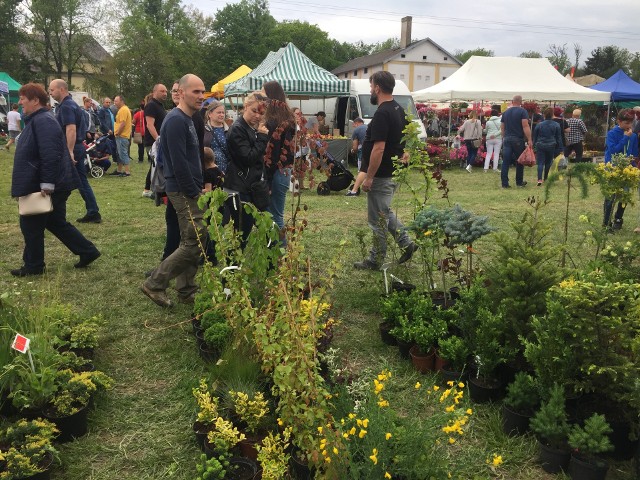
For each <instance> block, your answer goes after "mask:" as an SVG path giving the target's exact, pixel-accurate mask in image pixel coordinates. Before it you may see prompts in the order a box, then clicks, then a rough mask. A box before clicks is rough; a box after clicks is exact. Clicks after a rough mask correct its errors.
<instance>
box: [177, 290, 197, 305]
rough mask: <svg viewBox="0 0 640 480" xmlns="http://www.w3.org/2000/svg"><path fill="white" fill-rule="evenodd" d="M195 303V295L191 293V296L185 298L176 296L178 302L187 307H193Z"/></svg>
mask: <svg viewBox="0 0 640 480" xmlns="http://www.w3.org/2000/svg"><path fill="white" fill-rule="evenodd" d="M195 301H196V294H195V293H192V294H191V295H187V296H186V297H182V296H180V295H178V302H180V303H184V304H187V305H193V304H194V303H195Z"/></svg>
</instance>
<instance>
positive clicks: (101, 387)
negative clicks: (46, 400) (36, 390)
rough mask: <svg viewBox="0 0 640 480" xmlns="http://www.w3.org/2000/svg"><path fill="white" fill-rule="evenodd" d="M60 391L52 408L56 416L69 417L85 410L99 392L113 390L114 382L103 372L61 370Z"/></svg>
mask: <svg viewBox="0 0 640 480" xmlns="http://www.w3.org/2000/svg"><path fill="white" fill-rule="evenodd" d="M56 383H57V384H58V385H59V387H58V390H57V391H56V393H55V395H54V396H53V398H52V400H51V403H50V407H51V409H52V410H53V413H54V414H55V415H59V416H69V415H73V414H74V413H77V412H79V411H80V410H82V409H83V408H85V407H86V406H87V405H88V404H89V401H90V400H91V397H92V396H93V395H95V394H96V393H97V392H101V391H106V390H109V389H111V387H112V385H113V380H112V379H111V377H109V376H108V375H106V374H105V373H103V372H100V371H98V370H95V371H93V372H79V373H77V372H72V371H71V370H61V371H59V372H58V374H57V378H56Z"/></svg>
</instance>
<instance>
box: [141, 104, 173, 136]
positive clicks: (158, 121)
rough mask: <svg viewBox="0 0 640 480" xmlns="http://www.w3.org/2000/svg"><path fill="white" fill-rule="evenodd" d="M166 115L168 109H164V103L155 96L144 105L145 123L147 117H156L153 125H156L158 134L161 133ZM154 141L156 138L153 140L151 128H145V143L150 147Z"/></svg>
mask: <svg viewBox="0 0 640 480" xmlns="http://www.w3.org/2000/svg"><path fill="white" fill-rule="evenodd" d="M166 116H167V111H166V110H165V109H164V105H162V103H160V102H159V101H158V100H156V99H155V98H152V99H151V101H150V102H149V103H147V104H146V105H145V106H144V117H145V119H144V121H145V124H146V121H147V117H151V118H153V119H154V122H153V126H154V127H155V129H156V132H158V135H160V128H161V127H162V122H163V120H164V117H166ZM153 142H154V140H153V137H152V136H151V133H150V132H149V129H148V128H145V131H144V145H145V146H146V147H150V146H151V145H153Z"/></svg>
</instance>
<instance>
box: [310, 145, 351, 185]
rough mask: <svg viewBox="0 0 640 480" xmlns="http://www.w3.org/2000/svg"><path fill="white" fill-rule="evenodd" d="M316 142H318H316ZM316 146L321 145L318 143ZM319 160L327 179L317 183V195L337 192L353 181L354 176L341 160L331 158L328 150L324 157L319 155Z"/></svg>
mask: <svg viewBox="0 0 640 480" xmlns="http://www.w3.org/2000/svg"><path fill="white" fill-rule="evenodd" d="M317 143H318V144H319V143H320V142H317ZM318 146H321V144H320V145H318ZM320 161H321V162H323V163H324V165H322V164H321V165H320V168H321V169H322V170H324V171H326V172H327V180H326V181H325V182H320V183H319V184H318V188H317V190H316V191H317V192H318V195H323V196H325V195H331V192H339V191H341V190H344V189H346V188H348V187H349V185H351V184H352V183H353V180H354V177H353V173H351V172H350V171H349V170H348V169H347V168H346V167H345V166H344V165H342V163H341V162H339V161H337V160H336V159H335V158H333V155H331V154H330V153H329V152H326V153H325V154H324V157H320Z"/></svg>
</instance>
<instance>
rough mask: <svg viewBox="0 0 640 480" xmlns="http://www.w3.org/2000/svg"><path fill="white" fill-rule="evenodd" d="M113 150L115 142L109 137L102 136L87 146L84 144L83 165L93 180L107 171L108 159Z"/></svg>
mask: <svg viewBox="0 0 640 480" xmlns="http://www.w3.org/2000/svg"><path fill="white" fill-rule="evenodd" d="M115 148H116V146H115V142H114V141H113V139H111V138H110V137H109V135H103V136H102V137H99V138H97V139H96V140H94V141H93V142H91V143H89V144H86V143H85V149H86V151H87V158H86V159H85V162H84V163H85V165H86V166H87V171H88V172H89V173H90V174H91V176H92V177H93V178H100V177H102V176H103V175H104V172H106V171H107V170H108V169H109V167H110V166H111V159H110V157H111V155H113V152H114V151H115Z"/></svg>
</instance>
